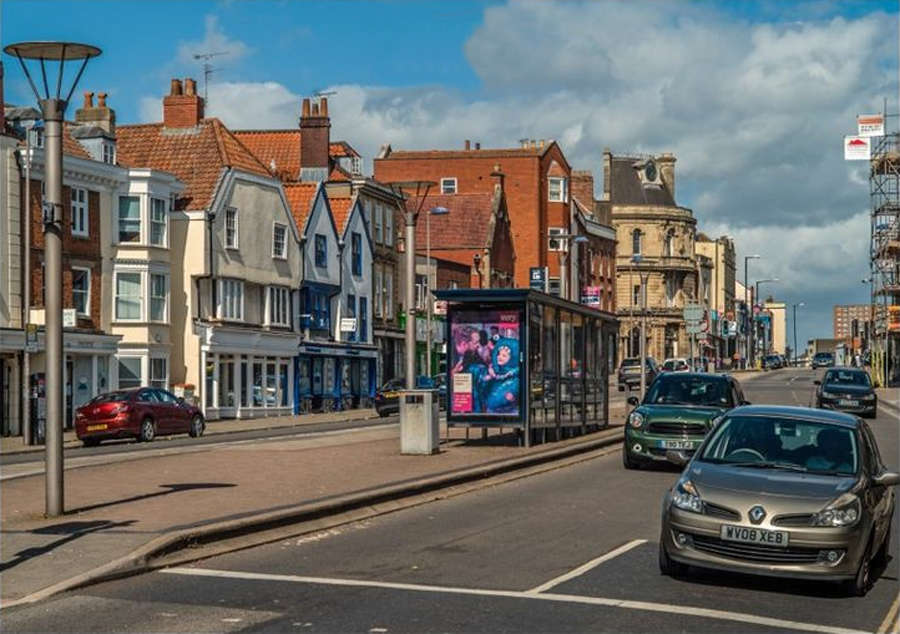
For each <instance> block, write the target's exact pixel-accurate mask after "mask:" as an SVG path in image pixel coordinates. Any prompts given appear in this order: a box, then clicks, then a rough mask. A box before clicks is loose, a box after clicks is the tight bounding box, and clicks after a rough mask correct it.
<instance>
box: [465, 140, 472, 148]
mask: <svg viewBox="0 0 900 634" xmlns="http://www.w3.org/2000/svg"><path fill="white" fill-rule="evenodd" d="M463 148H464V149H466V150H470V149H471V148H472V143H471V142H470V141H469V139H466V140H465V141H464V142H463Z"/></svg>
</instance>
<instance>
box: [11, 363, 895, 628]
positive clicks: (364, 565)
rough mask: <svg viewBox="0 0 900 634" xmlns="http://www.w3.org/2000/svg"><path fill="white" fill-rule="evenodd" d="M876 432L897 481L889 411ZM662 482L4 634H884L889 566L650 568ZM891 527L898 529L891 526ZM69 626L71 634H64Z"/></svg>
mask: <svg viewBox="0 0 900 634" xmlns="http://www.w3.org/2000/svg"><path fill="white" fill-rule="evenodd" d="M813 377H814V374H813V372H812V371H811V370H804V369H800V370H782V371H776V372H772V373H768V374H766V375H765V376H764V377H761V378H760V379H758V380H753V381H749V382H747V383H745V384H744V385H745V392H746V393H747V395H748V397H749V398H750V399H751V400H752V401H753V402H755V403H763V402H774V403H781V404H806V403H808V402H809V397H810V394H811V391H812V389H813V383H812V381H813ZM872 427H873V429H874V430H875V432H876V435H877V436H878V442H879V445H880V447H881V450H882V453H883V457H884V460H885V462H886V463H887V464H888V465H889V466H890V467H891V468H895V469H896V468H897V466H898V425H897V414H896V412H893V411H888V410H886V409H883V410H882V411H881V412H880V413H879V418H878V419H877V420H876V421H873V423H872ZM676 477H677V473H676V472H675V471H674V470H670V469H653V470H645V471H636V472H635V471H628V472H626V471H624V470H623V468H622V466H621V458H620V454H619V452H618V451H617V450H616V449H613V450H611V452H610V453H608V454H607V455H604V456H601V457H599V458H595V459H593V460H590V461H586V462H582V463H580V464H576V465H574V466H569V467H566V468H563V469H557V470H554V471H550V472H547V473H544V474H542V475H539V476H532V477H528V478H521V479H518V480H515V481H513V482H509V483H506V484H503V485H501V486H496V487H489V488H485V489H481V490H479V491H477V492H474V493H469V494H466V495H462V496H458V497H453V498H449V499H447V500H443V501H441V502H436V503H432V504H428V505H424V506H419V507H415V508H412V509H407V510H404V511H400V512H397V513H392V514H389V515H383V516H380V517H377V518H375V519H372V520H368V521H365V522H360V523H356V524H350V525H346V526H343V527H340V528H337V529H333V530H331V531H328V532H326V533H322V534H317V535H309V536H304V537H300V538H292V539H289V540H283V541H281V542H279V543H274V544H269V545H266V546H262V547H256V548H252V549H248V550H244V551H239V552H234V553H230V554H227V555H222V556H219V557H214V558H210V559H207V560H204V561H202V562H199V563H197V564H195V565H192V566H185V567H180V568H173V569H168V570H166V571H163V572H156V573H151V574H147V575H143V576H140V577H133V578H128V579H123V580H119V581H113V582H108V583H104V584H100V585H97V586H93V587H88V588H85V589H82V590H78V591H75V592H70V593H67V594H64V595H61V596H59V597H56V598H54V599H51V600H48V601H44V602H41V603H40V604H37V605H35V606H30V607H23V608H14V609H11V610H9V611H4V613H3V629H4V631H7V632H44V631H53V630H56V631H58V630H60V629H61V628H62V629H73V630H78V631H91V632H119V631H129V632H188V631H189V632H233V631H279V632H285V631H297V632H307V631H308V632H351V631H353V632H357V631H358V632H432V631H433V632H472V631H511V632H580V631H602V632H607V631H608V632H621V631H646V632H672V631H697V632H707V631H708V632H720V631H735V632H757V631H759V632H763V631H806V632H826V633H828V632H839V631H852V630H856V631H869V632H872V631H880V630H882V629H883V628H884V627H885V623H886V617H888V615H889V613H890V612H891V610H892V609H894V610H895V609H896V600H897V597H898V593H900V584H898V577H900V574H898V572H900V569H898V568H900V567H898V559H897V558H896V554H897V553H898V544H897V542H898V539H897V538H898V532H897V531H895V532H894V543H893V544H892V549H891V550H892V554H893V555H894V557H895V558H894V559H892V560H891V562H890V564H889V566H888V568H887V570H885V571H884V572H883V574H882V575H881V578H880V579H879V580H878V582H877V583H876V585H875V587H874V588H873V590H872V591H871V592H870V593H869V595H868V596H866V597H864V598H847V597H845V596H844V595H843V594H842V593H841V592H840V590H839V589H838V588H836V587H834V586H831V585H829V584H816V583H810V582H797V581H786V580H772V579H762V578H753V577H744V576H739V575H724V574H721V573H712V572H704V571H692V573H691V575H690V576H689V577H688V578H686V579H680V580H675V579H671V578H669V577H663V576H661V575H660V574H659V572H658V569H657V564H656V553H657V542H658V536H659V512H660V501H661V498H662V495H663V492H664V490H665V489H666V488H667V487H668V486H670V484H671V483H672V481H673V480H674V479H675V478H676ZM898 521H900V520H895V526H900V523H897V522H898ZM66 624H71V625H72V627H71V628H66Z"/></svg>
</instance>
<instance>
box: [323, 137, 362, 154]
mask: <svg viewBox="0 0 900 634" xmlns="http://www.w3.org/2000/svg"><path fill="white" fill-rule="evenodd" d="M328 156H330V157H331V158H345V157H350V158H360V156H359V152H357V151H356V150H354V149H353V148H352V147H350V144H349V143H347V142H346V141H332V142H331V143H330V144H329V145H328Z"/></svg>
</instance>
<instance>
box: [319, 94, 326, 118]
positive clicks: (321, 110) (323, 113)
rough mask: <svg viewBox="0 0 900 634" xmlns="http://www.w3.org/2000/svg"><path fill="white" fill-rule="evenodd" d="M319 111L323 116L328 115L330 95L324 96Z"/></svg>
mask: <svg viewBox="0 0 900 634" xmlns="http://www.w3.org/2000/svg"><path fill="white" fill-rule="evenodd" d="M319 112H320V113H321V114H322V116H323V117H327V116H328V97H322V105H321V106H320V108H319Z"/></svg>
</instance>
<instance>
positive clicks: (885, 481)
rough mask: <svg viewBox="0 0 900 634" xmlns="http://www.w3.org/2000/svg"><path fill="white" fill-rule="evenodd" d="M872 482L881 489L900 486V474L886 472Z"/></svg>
mask: <svg viewBox="0 0 900 634" xmlns="http://www.w3.org/2000/svg"><path fill="white" fill-rule="evenodd" d="M872 482H873V483H875V485H877V486H881V487H895V486H897V485H898V484H900V473H894V472H892V471H885V472H883V473H879V474H878V475H877V476H875V477H874V478H872Z"/></svg>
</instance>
